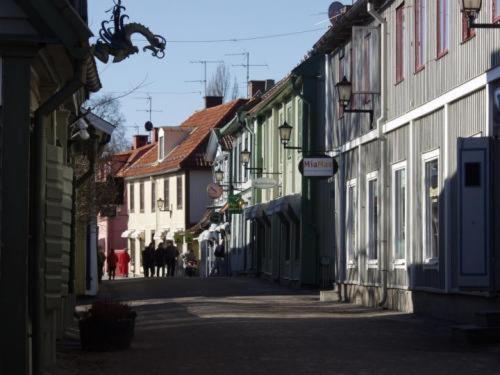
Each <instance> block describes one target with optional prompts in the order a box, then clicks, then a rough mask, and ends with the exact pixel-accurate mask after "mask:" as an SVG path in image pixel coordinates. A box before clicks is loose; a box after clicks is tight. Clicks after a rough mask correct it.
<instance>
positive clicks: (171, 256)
mask: <svg viewBox="0 0 500 375" xmlns="http://www.w3.org/2000/svg"><path fill="white" fill-rule="evenodd" d="M178 256H179V250H178V249H177V247H175V246H174V243H173V242H172V241H168V242H167V249H166V250H165V261H166V263H167V274H168V276H169V277H174V275H175V265H176V264H177V258H178Z"/></svg>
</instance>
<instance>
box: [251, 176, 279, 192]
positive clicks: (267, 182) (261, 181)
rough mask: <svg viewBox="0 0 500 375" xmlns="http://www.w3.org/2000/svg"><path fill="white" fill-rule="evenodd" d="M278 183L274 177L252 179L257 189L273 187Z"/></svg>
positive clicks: (253, 185)
mask: <svg viewBox="0 0 500 375" xmlns="http://www.w3.org/2000/svg"><path fill="white" fill-rule="evenodd" d="M276 185H277V182H276V180H275V179H274V178H268V177H261V178H255V179H253V180H252V187H253V188H255V189H271V188H273V187H275V186H276Z"/></svg>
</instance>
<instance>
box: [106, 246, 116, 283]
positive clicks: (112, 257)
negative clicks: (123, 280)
mask: <svg viewBox="0 0 500 375" xmlns="http://www.w3.org/2000/svg"><path fill="white" fill-rule="evenodd" d="M107 260H108V278H109V279H110V280H114V279H115V277H116V264H117V263H118V257H117V256H116V254H115V249H111V250H110V251H109V254H108V256H107Z"/></svg>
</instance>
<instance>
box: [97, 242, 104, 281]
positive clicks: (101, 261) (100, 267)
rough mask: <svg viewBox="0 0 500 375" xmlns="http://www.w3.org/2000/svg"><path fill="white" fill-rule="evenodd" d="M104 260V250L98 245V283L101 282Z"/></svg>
mask: <svg viewBox="0 0 500 375" xmlns="http://www.w3.org/2000/svg"><path fill="white" fill-rule="evenodd" d="M105 261H106V255H104V250H103V249H102V247H101V246H99V252H98V253H97V277H98V282H99V284H100V283H101V282H102V276H103V275H104V262H105Z"/></svg>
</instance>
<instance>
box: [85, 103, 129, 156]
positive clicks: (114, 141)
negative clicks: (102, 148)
mask: <svg viewBox="0 0 500 375" xmlns="http://www.w3.org/2000/svg"><path fill="white" fill-rule="evenodd" d="M85 107H88V108H91V109H92V112H93V113H94V114H96V115H97V116H99V117H100V118H102V119H104V120H106V121H107V122H109V123H110V124H113V125H114V126H115V127H116V128H115V130H114V131H113V134H112V135H111V142H110V143H109V144H108V145H107V146H106V150H107V151H108V152H111V153H115V152H120V151H124V150H127V149H129V148H130V144H129V142H128V140H127V137H126V134H125V128H124V124H125V117H124V116H123V113H122V112H121V103H120V101H119V100H118V99H116V98H113V97H112V96H111V95H109V94H104V95H101V96H97V97H95V98H92V99H90V100H89V101H88V102H87V103H85Z"/></svg>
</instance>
